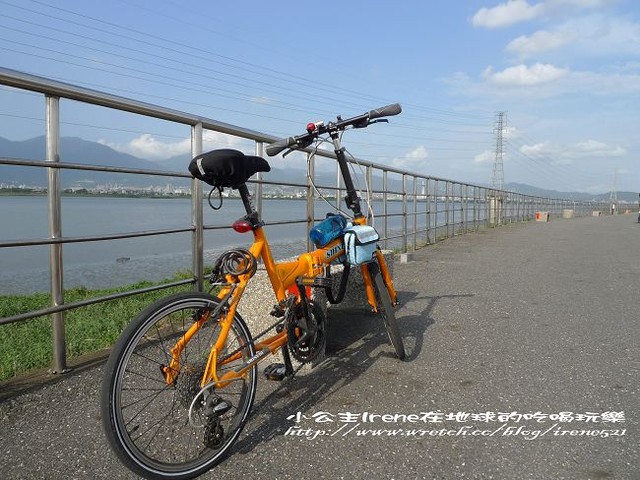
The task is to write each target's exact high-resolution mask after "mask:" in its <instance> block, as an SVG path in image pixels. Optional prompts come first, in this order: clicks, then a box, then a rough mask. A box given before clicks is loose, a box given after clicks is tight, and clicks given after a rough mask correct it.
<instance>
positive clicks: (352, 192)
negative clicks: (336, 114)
mask: <svg viewBox="0 0 640 480" xmlns="http://www.w3.org/2000/svg"><path fill="white" fill-rule="evenodd" d="M330 135H331V140H332V141H333V149H334V151H335V154H336V158H337V159H338V165H339V166H340V172H341V173H342V178H343V179H344V186H345V188H346V190H347V196H346V197H345V202H346V204H347V208H349V209H350V210H351V211H352V212H353V214H354V218H362V217H364V215H363V214H362V209H361V208H360V198H359V197H358V192H357V191H356V189H355V187H354V186H353V179H352V178H351V172H350V171H349V165H348V164H347V156H346V155H345V153H344V152H345V148H344V147H343V146H342V142H341V141H340V132H339V131H332V132H331V134H330Z"/></svg>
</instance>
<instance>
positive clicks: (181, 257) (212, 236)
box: [0, 196, 442, 294]
mask: <svg viewBox="0 0 640 480" xmlns="http://www.w3.org/2000/svg"><path fill="white" fill-rule="evenodd" d="M388 208H389V213H400V212H401V211H402V204H401V203H400V202H390V203H389V207H388ZM381 209H382V206H381V204H376V203H374V212H376V213H378V214H380V213H381ZM425 209H426V205H424V204H423V205H422V206H421V208H420V210H421V211H423V212H424V211H425ZM330 210H331V209H330V207H329V206H328V205H327V204H326V203H324V202H321V201H318V203H317V204H316V207H315V216H316V217H323V216H324V213H326V212H327V211H330ZM204 212H205V213H204V220H205V225H219V226H222V225H230V224H231V223H232V222H233V221H234V220H235V219H237V218H240V217H241V216H242V215H244V210H243V207H242V204H241V202H240V201H239V200H236V199H225V202H224V205H223V207H222V209H221V210H218V211H213V210H211V209H210V208H208V206H206V205H205V210H204ZM439 216H442V214H440V215H439ZM263 218H264V220H265V221H266V222H267V224H268V223H270V222H279V221H285V220H304V219H305V218H306V202H305V201H303V200H265V201H264V202H263ZM401 221H402V220H401V217H400V216H396V217H389V227H388V228H389V230H396V231H397V230H399V229H400V226H401ZM412 222H413V220H411V223H410V228H411V226H412ZM438 223H439V224H440V223H441V222H440V220H438ZM190 224H191V201H190V199H186V198H185V199H177V198H173V199H157V198H153V199H152V198H110V197H63V198H62V233H63V237H79V236H92V235H107V234H117V233H123V232H138V231H148V230H156V229H169V228H188V227H189V226H190ZM418 224H419V225H421V226H424V225H425V224H426V214H421V215H419V216H418ZM376 225H377V227H378V230H379V231H380V232H381V233H382V231H381V229H382V220H381V219H378V220H377V223H376ZM265 228H266V232H267V236H268V238H269V242H270V244H271V247H272V250H273V252H274V256H275V257H276V258H285V257H290V256H293V255H295V254H297V253H301V252H303V251H304V250H305V248H306V235H307V232H306V224H305V223H297V224H291V225H273V226H267V227H265ZM47 237H48V220H47V199H46V198H45V197H42V196H15V197H13V196H0V242H1V241H9V240H33V239H44V238H47ZM251 241H252V236H251V234H250V233H248V234H238V233H236V232H234V231H233V230H231V229H230V228H225V229H213V230H207V231H206V232H205V261H206V262H207V263H208V264H210V263H211V262H212V261H213V259H215V258H216V257H217V255H219V254H220V253H221V252H222V251H224V250H226V249H228V248H231V247H237V246H245V247H248V246H249V245H250V244H251ZM63 261H64V286H65V288H70V287H78V286H84V287H87V288H104V287H112V286H117V285H126V284H130V283H133V282H137V281H140V280H162V279H164V278H169V277H171V276H172V275H173V274H174V273H175V272H177V271H179V270H187V269H190V268H191V232H185V233H175V234H169V235H161V236H149V237H142V238H135V239H123V240H110V241H94V242H88V243H70V244H65V245H64V246H63ZM48 290H49V247H48V246H47V245H44V246H34V247H10V248H0V294H8V293H31V292H45V291H48Z"/></svg>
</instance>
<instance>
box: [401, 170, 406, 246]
mask: <svg viewBox="0 0 640 480" xmlns="http://www.w3.org/2000/svg"><path fill="white" fill-rule="evenodd" d="M402 252H403V253H406V252H407V175H406V174H405V173H403V174H402Z"/></svg>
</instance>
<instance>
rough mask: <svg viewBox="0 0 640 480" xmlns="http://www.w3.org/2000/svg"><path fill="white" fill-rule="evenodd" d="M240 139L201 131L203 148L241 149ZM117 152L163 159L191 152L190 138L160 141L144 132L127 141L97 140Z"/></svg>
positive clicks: (150, 158) (149, 158)
mask: <svg viewBox="0 0 640 480" xmlns="http://www.w3.org/2000/svg"><path fill="white" fill-rule="evenodd" d="M241 142H242V140H241V139H239V138H236V137H231V136H229V135H225V134H223V133H218V132H213V131H210V130H205V131H204V133H203V139H202V143H203V149H204V150H205V151H206V150H211V149H213V148H236V149H241V148H240V147H241ZM98 143H101V144H103V145H106V146H108V147H110V148H113V149H114V150H117V151H119V152H123V153H128V154H130V155H134V156H136V157H140V158H145V159H148V160H163V159H167V158H171V157H174V156H176V155H182V154H185V153H190V152H191V138H184V139H181V140H175V141H162V140H159V139H158V138H157V137H155V136H153V135H152V134H150V133H144V134H142V135H140V136H139V137H136V138H134V139H133V140H131V141H129V142H127V143H116V142H110V141H108V140H98Z"/></svg>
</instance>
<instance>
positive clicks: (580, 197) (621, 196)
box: [505, 183, 638, 203]
mask: <svg viewBox="0 0 640 480" xmlns="http://www.w3.org/2000/svg"><path fill="white" fill-rule="evenodd" d="M505 190H508V191H510V192H516V193H522V194H523V195H533V196H537V197H548V198H562V199H566V200H575V201H585V202H589V201H594V202H608V201H609V198H610V196H611V192H607V193H597V194H593V193H586V192H558V191H555V190H545V189H544V188H538V187H532V186H531V185H526V184H523V183H507V184H506V185H505ZM616 195H617V197H618V201H619V202H623V203H638V192H617V193H616Z"/></svg>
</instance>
